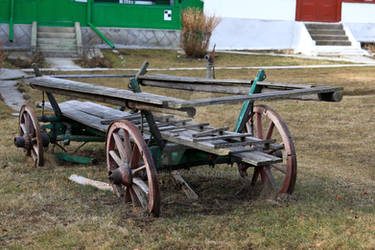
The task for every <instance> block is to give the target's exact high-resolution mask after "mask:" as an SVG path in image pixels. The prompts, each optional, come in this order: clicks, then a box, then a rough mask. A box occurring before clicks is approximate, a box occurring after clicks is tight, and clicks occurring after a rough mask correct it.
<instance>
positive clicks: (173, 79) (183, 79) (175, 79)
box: [138, 74, 313, 89]
mask: <svg viewBox="0 0 375 250" xmlns="http://www.w3.org/2000/svg"><path fill="white" fill-rule="evenodd" d="M138 80H140V81H141V83H144V84H145V85H147V84H146V81H147V82H150V81H152V82H170V83H175V84H179V83H188V84H205V85H222V86H235V85H245V86H248V87H251V84H252V81H249V80H231V79H206V78H197V77H188V76H172V75H165V74H152V75H143V76H140V77H138ZM257 85H259V86H262V87H268V88H275V89H303V88H311V87H313V86H312V85H305V84H286V83H276V82H258V83H257Z"/></svg>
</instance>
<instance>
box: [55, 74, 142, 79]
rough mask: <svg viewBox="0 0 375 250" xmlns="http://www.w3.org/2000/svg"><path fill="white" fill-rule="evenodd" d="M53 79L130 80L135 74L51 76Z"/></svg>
mask: <svg viewBox="0 0 375 250" xmlns="http://www.w3.org/2000/svg"><path fill="white" fill-rule="evenodd" d="M51 77H53V78H62V79H85V78H130V77H135V74H92V75H51Z"/></svg>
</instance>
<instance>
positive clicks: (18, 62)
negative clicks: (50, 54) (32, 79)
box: [7, 52, 47, 69]
mask: <svg viewBox="0 0 375 250" xmlns="http://www.w3.org/2000/svg"><path fill="white" fill-rule="evenodd" d="M7 61H8V62H9V63H10V64H12V65H13V66H15V67H17V68H22V69H26V68H32V67H33V66H32V64H33V63H35V64H36V65H37V66H38V68H45V67H46V66H47V63H46V61H45V58H44V56H43V54H42V53H40V52H36V53H33V55H32V56H31V57H30V58H9V57H8V58H7Z"/></svg>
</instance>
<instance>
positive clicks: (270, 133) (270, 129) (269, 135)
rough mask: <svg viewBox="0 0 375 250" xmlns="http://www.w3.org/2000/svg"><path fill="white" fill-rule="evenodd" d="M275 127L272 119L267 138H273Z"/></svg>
mask: <svg viewBox="0 0 375 250" xmlns="http://www.w3.org/2000/svg"><path fill="white" fill-rule="evenodd" d="M274 128H275V123H273V121H271V123H270V125H269V126H268V130H267V134H266V138H265V139H266V140H268V139H271V137H272V134H273V129H274Z"/></svg>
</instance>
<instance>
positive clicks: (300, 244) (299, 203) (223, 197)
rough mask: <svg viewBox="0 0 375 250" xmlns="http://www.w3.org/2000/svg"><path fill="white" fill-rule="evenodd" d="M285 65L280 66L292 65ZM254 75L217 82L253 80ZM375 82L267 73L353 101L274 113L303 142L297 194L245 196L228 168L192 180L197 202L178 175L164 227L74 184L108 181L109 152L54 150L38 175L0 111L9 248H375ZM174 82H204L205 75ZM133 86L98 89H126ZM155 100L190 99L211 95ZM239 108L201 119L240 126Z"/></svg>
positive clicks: (2, 205) (351, 73)
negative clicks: (77, 156)
mask: <svg viewBox="0 0 375 250" xmlns="http://www.w3.org/2000/svg"><path fill="white" fill-rule="evenodd" d="M141 52H142V51H140V52H139V53H141ZM142 53H144V54H145V55H147V54H148V53H149V52H148V51H143V52H142ZM168 53H172V52H168ZM152 55H153V54H152ZM173 60H174V59H173ZM173 60H172V59H171V64H173V63H175V61H173ZM280 60H281V59H280ZM285 60H286V61H285V62H283V61H282V60H281V61H280V64H282V63H284V64H288V63H289V61H288V60H289V59H288V58H286V59H285ZM223 63H227V62H223ZM314 63H315V62H314ZM140 64H141V63H140ZM165 64H167V61H166V62H165ZM151 65H152V64H151ZM183 65H189V62H188V63H186V64H183ZM255 72H256V71H252V70H239V71H218V72H217V75H218V77H220V78H240V79H247V78H250V77H253V76H254V75H255ZM373 72H374V70H373V68H371V67H368V68H345V69H309V70H270V71H267V76H268V80H269V81H277V82H290V83H316V84H323V85H334V86H344V87H345V93H346V94H347V95H346V96H344V100H343V101H342V102H340V103H324V102H303V101H295V100H284V101H272V102H266V103H265V104H267V105H269V106H271V107H272V108H273V109H275V110H277V111H278V112H279V113H280V114H281V116H282V117H283V118H284V120H285V121H286V122H287V124H288V126H289V129H290V130H291V133H292V136H293V139H294V141H295V145H296V151H297V157H298V177H297V184H296V189H295V192H294V193H293V195H292V196H291V197H288V198H287V199H283V200H269V199H264V198H262V197H261V196H260V195H259V194H258V193H257V192H254V190H252V189H251V188H250V187H248V186H245V190H246V191H248V192H243V193H241V194H237V191H238V190H239V189H240V188H241V187H242V184H241V182H240V181H239V175H238V173H237V169H236V166H234V167H232V168H231V167H230V166H224V165H219V166H216V167H215V168H211V167H208V166H203V167H199V168H194V169H191V170H190V171H182V172H181V173H182V176H183V177H184V178H185V179H186V180H187V181H188V182H189V183H190V184H191V186H192V187H193V188H194V189H195V190H196V191H197V193H198V194H199V196H200V199H199V200H198V201H188V200H186V197H185V196H184V194H183V192H182V191H181V190H179V189H178V187H176V185H175V184H174V183H173V181H172V180H171V178H170V176H169V175H168V174H166V173H161V174H159V176H158V177H159V181H160V185H161V194H162V207H161V217H160V218H149V217H145V216H142V215H140V214H139V213H138V211H137V210H134V209H133V208H132V207H131V206H129V205H128V204H125V203H123V202H121V201H119V200H118V199H117V198H115V197H114V196H113V195H112V193H110V192H104V191H98V190H96V189H94V188H91V187H84V186H80V185H77V184H75V183H72V182H70V181H69V180H68V177H69V176H70V175H71V174H78V175H82V176H86V177H88V178H92V179H96V180H102V181H106V166H105V159H104V156H103V155H104V144H100V143H98V144H91V145H88V146H85V147H84V148H83V150H84V152H82V153H83V154H84V155H96V156H99V157H98V158H99V164H98V165H95V166H83V165H74V164H67V163H61V162H58V161H56V160H55V159H54V157H53V155H52V154H51V152H47V154H46V166H45V167H42V168H34V167H32V163H31V160H30V159H29V158H26V157H25V156H24V155H23V153H22V152H21V151H19V150H17V149H16V148H15V147H14V146H13V137H14V136H16V135H17V118H16V117H12V116H10V115H9V114H10V113H11V111H10V110H9V108H7V107H6V106H5V105H4V104H3V103H1V102H0V134H1V137H0V180H1V182H0V218H1V220H0V248H11V249H13V248H44V249H46V248H48V249H61V248H90V249H93V248H95V249H96V248H100V249H111V248H126V249H252V248H261V249H265V248H271V249H280V248H283V249H296V248H303V249H307V248H313V249H319V248H322V249H352V248H360V249H361V248H365V249H371V248H375V238H374V237H373V232H374V231H375V216H374V214H375V206H374V203H375V169H374V166H375V165H374V163H373V159H374V157H373V155H374V147H373V142H374V140H375V135H374V128H375V121H374V119H373V117H374V108H375V99H374V91H375V80H374V79H375V76H374V74H375V73H373ZM171 74H181V75H195V76H196V75H199V76H204V72H171ZM234 76H235V77H234ZM127 81H128V80H127V79H110V80H108V79H96V80H87V82H93V83H96V84H103V85H106V86H112V87H121V88H124V86H126V84H127ZM144 90H145V91H154V92H156V93H160V94H169V95H173V96H177V97H179V98H185V99H195V98H203V97H209V96H211V95H210V94H207V93H203V94H202V93H194V92H188V91H174V90H163V89H153V90H152V89H151V88H144ZM28 94H29V95H30V96H31V98H32V99H30V102H31V103H33V101H40V100H41V96H40V92H38V91H36V90H31V89H28ZM58 99H59V100H60V101H61V100H65V99H66V98H62V97H59V98H58ZM240 106H241V105H224V106H213V107H202V108H199V109H198V114H197V116H196V117H195V120H197V121H204V122H206V121H208V122H210V123H211V124H212V125H214V126H230V127H233V125H234V121H235V119H236V116H237V115H238V112H239V110H240ZM73 146H76V145H73Z"/></svg>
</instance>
